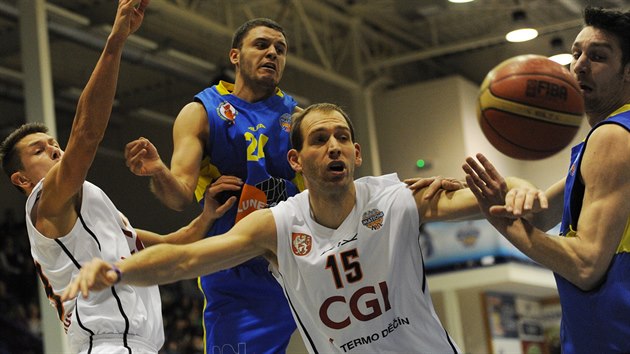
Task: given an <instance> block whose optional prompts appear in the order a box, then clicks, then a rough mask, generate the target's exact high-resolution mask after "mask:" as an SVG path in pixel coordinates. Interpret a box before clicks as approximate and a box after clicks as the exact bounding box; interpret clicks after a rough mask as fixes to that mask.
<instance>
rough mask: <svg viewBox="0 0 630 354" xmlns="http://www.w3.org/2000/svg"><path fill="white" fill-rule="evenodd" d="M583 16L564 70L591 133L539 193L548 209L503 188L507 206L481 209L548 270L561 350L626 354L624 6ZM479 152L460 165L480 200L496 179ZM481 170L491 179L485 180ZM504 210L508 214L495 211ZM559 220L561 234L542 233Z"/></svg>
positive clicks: (629, 123)
mask: <svg viewBox="0 0 630 354" xmlns="http://www.w3.org/2000/svg"><path fill="white" fill-rule="evenodd" d="M584 23H585V26H584V27H583V28H582V30H581V31H580V33H579V34H578V35H577V37H576V38H575V40H574V42H573V46H572V53H573V61H572V62H571V65H570V68H571V72H572V73H573V75H574V77H575V78H576V80H577V81H578V83H579V85H580V88H581V90H582V96H583V97H584V107H585V110H586V116H587V118H588V122H589V124H590V125H591V127H592V128H591V130H590V132H589V133H588V135H587V137H586V139H584V141H583V142H581V143H580V144H578V145H576V146H575V147H573V149H572V151H571V160H570V166H569V168H568V173H567V177H566V178H563V179H562V180H560V181H559V182H557V183H556V184H554V185H553V186H551V187H550V188H549V189H548V190H547V193H546V194H547V198H548V199H549V207H548V209H547V210H545V211H544V212H539V213H536V214H533V215H528V214H529V212H530V211H531V210H534V209H533V207H535V206H536V204H535V203H533V202H532V201H531V200H529V201H526V202H525V203H524V204H523V203H522V201H523V200H518V199H516V198H513V197H512V193H513V192H512V191H510V193H508V195H507V197H508V199H506V201H508V203H507V205H506V207H494V208H492V209H491V210H492V213H486V216H487V218H488V220H489V221H490V222H491V223H492V224H493V225H494V226H495V227H496V228H497V230H499V231H500V232H501V233H502V234H503V235H504V236H505V237H506V238H507V239H508V240H509V241H510V242H512V243H513V244H514V245H515V246H516V247H517V248H518V249H520V250H521V251H522V252H523V253H525V254H526V255H527V256H529V257H530V258H531V259H533V260H535V261H536V262H538V263H540V264H542V265H544V266H546V267H548V268H549V269H551V270H552V271H553V272H554V274H555V277H556V283H557V286H558V294H559V296H560V304H561V306H562V321H561V328H560V338H561V346H562V352H563V353H630V340H629V338H630V320H629V318H630V12H620V11H615V10H611V9H601V8H587V9H586V10H585V11H584ZM478 159H479V162H481V164H479V163H478V162H477V161H476V160H475V159H473V158H468V159H467V160H466V162H467V164H466V165H464V169H465V171H466V172H467V173H468V177H467V181H468V183H469V185H470V186H471V189H472V190H473V191H474V192H475V195H476V196H477V197H478V199H479V202H480V204H482V205H487V203H485V195H488V194H489V193H490V194H491V193H496V192H497V188H495V187H498V186H500V185H501V178H500V175H499V174H498V173H497V172H496V171H493V169H492V168H489V167H488V166H487V165H486V163H488V161H487V159H486V158H485V157H484V156H483V155H479V156H478ZM480 175H483V176H495V177H496V178H493V179H491V180H490V183H487V181H489V180H488V179H486V180H485V181H482V180H480V179H479V178H478V176H480ZM519 193H521V194H522V195H527V193H524V192H523V191H521V192H519ZM534 195H535V193H531V194H530V196H534ZM510 201H511V202H510ZM483 210H488V208H483ZM505 211H508V212H510V213H508V215H509V214H512V213H513V215H509V217H503V216H505V214H504V212H505ZM524 215H525V217H523V216H524ZM514 216H516V217H517V218H516V219H515V218H514ZM559 222H561V227H560V236H561V237H557V236H553V235H548V234H546V233H545V231H547V230H549V229H551V228H552V227H553V226H555V225H557V224H558V223H559Z"/></svg>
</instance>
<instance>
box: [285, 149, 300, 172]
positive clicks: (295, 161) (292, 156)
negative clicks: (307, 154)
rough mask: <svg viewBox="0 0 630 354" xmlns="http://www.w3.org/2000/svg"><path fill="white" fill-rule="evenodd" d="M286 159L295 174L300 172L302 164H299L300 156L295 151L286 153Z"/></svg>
mask: <svg viewBox="0 0 630 354" xmlns="http://www.w3.org/2000/svg"><path fill="white" fill-rule="evenodd" d="M287 159H288V160H289V165H291V168H292V169H293V170H294V171H295V172H302V163H301V162H300V155H299V154H298V152H297V150H295V149H291V150H289V152H287Z"/></svg>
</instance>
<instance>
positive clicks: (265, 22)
mask: <svg viewBox="0 0 630 354" xmlns="http://www.w3.org/2000/svg"><path fill="white" fill-rule="evenodd" d="M261 26H264V27H269V28H271V29H274V30H276V31H278V32H280V33H282V35H283V36H284V40H285V41H288V39H287V34H286V33H284V28H282V26H280V24H278V23H277V22H276V21H274V20H270V19H268V18H255V19H253V20H249V21H247V22H245V23H243V24H242V25H241V26H240V27H239V28H238V29H236V32H234V36H233V37H232V48H234V49H241V48H242V47H243V39H244V38H245V36H247V34H248V33H249V31H251V30H252V29H254V28H256V27H261Z"/></svg>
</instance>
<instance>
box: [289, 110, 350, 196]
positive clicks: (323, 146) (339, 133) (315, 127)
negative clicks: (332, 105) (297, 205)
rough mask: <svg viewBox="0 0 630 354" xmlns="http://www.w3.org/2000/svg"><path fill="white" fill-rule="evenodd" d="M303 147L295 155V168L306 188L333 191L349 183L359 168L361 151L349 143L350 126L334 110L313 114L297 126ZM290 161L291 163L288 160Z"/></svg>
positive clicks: (308, 115)
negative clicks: (300, 132) (303, 178)
mask: <svg viewBox="0 0 630 354" xmlns="http://www.w3.org/2000/svg"><path fill="white" fill-rule="evenodd" d="M300 130H301V131H302V136H303V137H304V145H303V147H302V150H301V151H300V152H295V150H293V152H295V153H296V154H297V156H296V160H297V161H296V165H293V166H294V168H295V166H298V167H297V169H298V170H301V171H302V173H303V174H304V177H305V179H306V180H307V182H308V188H313V187H314V186H315V185H319V187H320V191H323V192H331V191H334V186H340V187H343V186H346V185H348V184H349V183H351V182H352V181H353V177H354V169H355V168H356V167H358V166H360V165H361V148H360V146H359V144H357V143H354V142H352V138H351V135H350V127H349V126H348V123H347V122H346V120H345V118H344V117H343V116H342V115H341V113H339V112H337V111H329V112H322V111H313V112H310V113H308V114H307V115H306V116H305V117H304V119H303V121H302V124H301V127H300ZM292 162H293V161H292Z"/></svg>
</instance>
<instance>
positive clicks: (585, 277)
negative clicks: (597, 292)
mask: <svg viewBox="0 0 630 354" xmlns="http://www.w3.org/2000/svg"><path fill="white" fill-rule="evenodd" d="M606 269H607V267H598V266H597V265H596V263H589V264H583V265H581V266H579V268H578V273H577V276H576V278H575V279H574V281H572V283H573V284H574V285H575V286H577V287H578V288H579V289H580V290H582V291H591V290H593V289H595V288H597V287H598V286H599V285H600V284H601V283H602V282H603V281H604V278H605V277H606Z"/></svg>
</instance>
